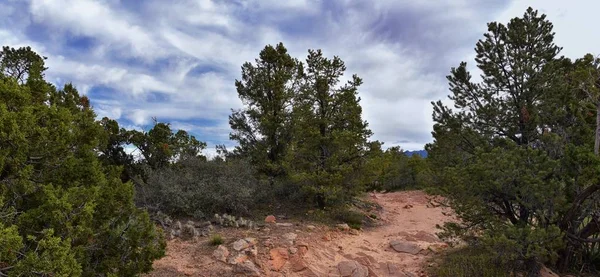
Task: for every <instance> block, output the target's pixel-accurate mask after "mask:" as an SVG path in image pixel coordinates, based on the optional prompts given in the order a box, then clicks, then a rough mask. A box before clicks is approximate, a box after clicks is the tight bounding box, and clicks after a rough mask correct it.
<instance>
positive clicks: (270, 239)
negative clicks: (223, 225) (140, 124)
mask: <svg viewBox="0 0 600 277" xmlns="http://www.w3.org/2000/svg"><path fill="white" fill-rule="evenodd" d="M370 198H371V201H373V202H376V203H378V204H379V205H380V206H381V207H383V209H382V211H380V212H379V214H378V216H377V218H378V222H379V223H378V226H376V227H370V228H367V229H366V230H363V231H360V232H357V233H354V234H352V233H353V232H352V231H339V230H335V229H334V228H330V227H328V226H323V225H316V228H315V229H314V230H308V229H307V228H306V225H304V224H298V223H296V224H295V225H294V226H293V227H277V226H276V225H275V224H267V228H268V229H270V230H265V229H264V228H263V229H261V230H258V231H245V230H240V229H229V228H228V229H221V230H217V231H216V232H217V233H220V234H222V235H223V236H224V237H225V238H226V241H225V244H224V245H225V246H226V247H227V248H229V250H230V251H231V250H232V249H231V243H232V242H233V241H235V240H237V239H239V238H245V237H254V238H257V239H258V241H259V242H258V245H257V246H258V255H257V256H256V257H250V260H251V261H252V262H253V263H255V264H256V265H257V267H258V268H259V270H260V272H261V276H340V274H339V271H338V268H337V265H338V264H339V263H340V262H342V261H348V260H354V261H357V262H358V263H360V264H362V265H364V266H366V267H368V269H369V276H425V272H424V270H423V269H424V267H425V266H426V264H425V263H426V262H427V260H428V259H429V256H430V255H431V254H432V253H433V252H437V251H439V250H441V249H443V248H445V247H446V245H445V244H444V243H442V242H440V241H439V239H438V238H437V237H436V236H435V233H436V232H438V231H439V230H438V229H437V228H436V225H437V224H440V225H441V224H443V223H444V222H446V221H451V220H455V218H454V217H453V216H452V215H451V212H450V211H448V210H445V209H444V208H441V207H433V206H431V205H429V198H430V196H428V195H427V194H425V193H424V192H421V191H405V192H393V193H385V194H382V193H377V194H371V195H370ZM278 222H279V220H278ZM290 232H293V233H295V234H297V235H298V237H297V238H296V240H295V243H293V246H292V245H291V244H290V242H289V241H287V240H285V239H283V237H282V236H283V234H286V233H290ZM391 240H398V241H404V242H411V243H413V244H416V245H418V246H420V247H421V249H423V250H422V251H421V252H419V253H418V254H415V255H412V254H408V253H399V252H396V251H395V250H394V249H392V248H391V247H390V241H391ZM207 241H208V239H207V238H202V239H201V240H199V241H197V242H190V241H181V240H179V239H175V240H171V241H169V242H168V246H167V256H166V257H164V258H162V259H161V260H158V261H156V262H155V264H154V268H155V270H154V271H153V272H152V273H150V274H147V275H146V277H164V276H219V277H225V276H243V275H235V274H234V273H233V271H232V266H231V265H229V264H226V263H223V262H220V261H217V260H215V259H214V258H212V251H213V250H214V249H215V248H216V247H214V246H209V245H208V243H207ZM277 247H283V249H290V247H291V248H293V249H294V250H297V251H298V252H297V253H295V254H294V253H290V254H289V255H288V260H287V262H286V261H285V260H284V261H281V260H280V259H281V257H280V256H285V255H277V256H278V257H274V258H275V259H276V261H273V260H270V258H271V254H270V253H271V252H278V251H279V250H277V251H271V250H272V249H274V248H277ZM233 252H235V251H233ZM233 252H232V254H231V255H235V253H233ZM290 252H292V249H290ZM274 262H275V263H276V264H278V265H279V264H281V263H284V265H283V266H282V267H281V269H280V270H279V271H274V270H273V268H272V266H273V264H274ZM300 269H301V270H300ZM296 270H300V271H297V272H296Z"/></svg>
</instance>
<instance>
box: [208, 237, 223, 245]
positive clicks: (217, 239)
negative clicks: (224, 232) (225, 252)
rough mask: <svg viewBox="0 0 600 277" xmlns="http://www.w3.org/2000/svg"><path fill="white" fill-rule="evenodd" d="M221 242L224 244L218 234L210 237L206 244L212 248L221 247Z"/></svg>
mask: <svg viewBox="0 0 600 277" xmlns="http://www.w3.org/2000/svg"><path fill="white" fill-rule="evenodd" d="M223 242H224V239H223V237H222V236H221V235H219V234H214V235H212V236H211V237H210V240H209V241H208V243H209V244H210V245H213V246H217V245H221V244H223Z"/></svg>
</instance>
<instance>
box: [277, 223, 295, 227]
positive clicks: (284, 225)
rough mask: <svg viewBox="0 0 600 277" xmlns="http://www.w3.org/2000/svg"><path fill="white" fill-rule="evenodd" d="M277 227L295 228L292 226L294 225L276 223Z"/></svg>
mask: <svg viewBox="0 0 600 277" xmlns="http://www.w3.org/2000/svg"><path fill="white" fill-rule="evenodd" d="M275 225H276V226H277V227H292V226H294V224H292V223H276V224H275Z"/></svg>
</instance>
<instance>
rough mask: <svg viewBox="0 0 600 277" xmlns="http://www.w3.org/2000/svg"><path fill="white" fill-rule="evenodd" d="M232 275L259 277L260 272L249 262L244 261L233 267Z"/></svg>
mask: <svg viewBox="0 0 600 277" xmlns="http://www.w3.org/2000/svg"><path fill="white" fill-rule="evenodd" d="M233 273H240V274H244V275H245V276H260V270H258V268H257V267H256V265H255V264H254V263H253V262H251V261H248V260H246V261H244V262H242V263H238V264H236V265H234V266H233Z"/></svg>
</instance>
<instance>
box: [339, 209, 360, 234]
mask: <svg viewBox="0 0 600 277" xmlns="http://www.w3.org/2000/svg"><path fill="white" fill-rule="evenodd" d="M331 216H332V217H333V218H334V219H335V220H338V221H341V222H344V223H346V224H348V226H350V228H352V229H357V230H358V229H360V228H361V227H362V224H363V219H364V218H365V216H364V215H363V214H361V213H359V212H357V211H353V210H351V209H349V208H345V207H340V208H336V209H334V210H333V211H332V212H331Z"/></svg>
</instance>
